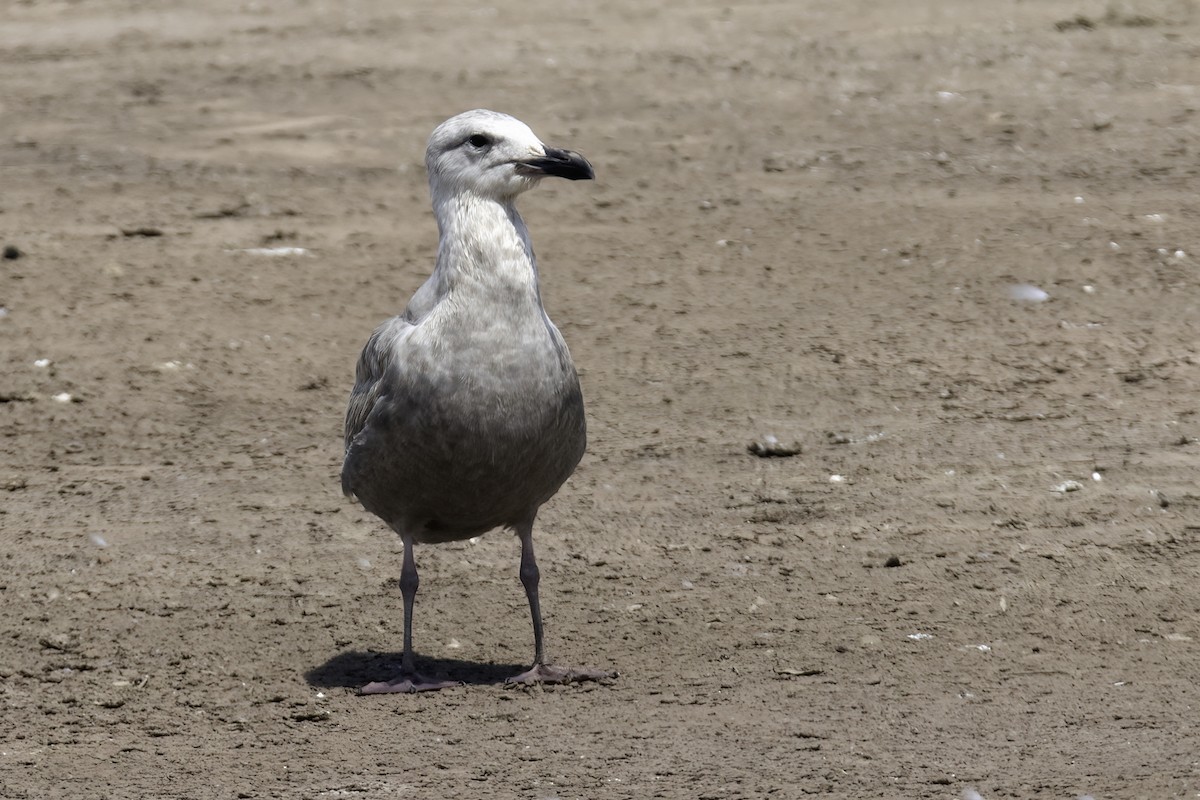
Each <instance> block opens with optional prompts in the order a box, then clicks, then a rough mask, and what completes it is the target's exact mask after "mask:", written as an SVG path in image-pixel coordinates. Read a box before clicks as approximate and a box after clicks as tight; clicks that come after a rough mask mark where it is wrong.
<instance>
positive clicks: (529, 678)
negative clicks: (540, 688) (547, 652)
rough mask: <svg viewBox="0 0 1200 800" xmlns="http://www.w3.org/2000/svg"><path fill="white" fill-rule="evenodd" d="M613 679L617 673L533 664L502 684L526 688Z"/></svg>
mask: <svg viewBox="0 0 1200 800" xmlns="http://www.w3.org/2000/svg"><path fill="white" fill-rule="evenodd" d="M615 677H617V673H615V672H613V671H611V670H602V669H587V668H586V667H555V666H552V665H550V664H534V665H533V666H532V667H530V668H529V669H527V670H525V671H524V672H522V673H521V674H520V675H514V676H512V677H511V678H505V679H504V682H505V683H506V684H514V683H521V684H524V685H526V686H532V685H533V684H535V683H574V682H576V681H600V680H604V679H606V678H615Z"/></svg>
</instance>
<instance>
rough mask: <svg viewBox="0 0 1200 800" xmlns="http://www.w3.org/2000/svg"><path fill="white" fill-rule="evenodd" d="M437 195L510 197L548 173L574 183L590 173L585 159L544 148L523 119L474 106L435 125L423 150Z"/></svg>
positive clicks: (568, 151) (507, 198) (586, 177)
mask: <svg viewBox="0 0 1200 800" xmlns="http://www.w3.org/2000/svg"><path fill="white" fill-rule="evenodd" d="M425 166H426V167H427V168H428V169H429V186H430V188H431V189H432V190H433V194H434V196H435V197H439V196H441V197H445V196H447V195H452V194H459V193H460V192H470V193H472V194H476V195H479V196H481V197H486V198H489V199H493V200H498V201H508V200H511V199H512V198H514V197H516V196H517V195H518V194H520V193H521V192H523V191H525V190H526V189H531V188H533V187H534V186H535V185H537V182H538V181H539V180H541V179H542V178H544V177H546V176H547V175H553V176H557V177H559V178H566V179H568V180H572V181H578V180H588V179H590V178H592V177H594V173H593V172H592V165H591V164H589V163H588V161H587V159H586V158H584V157H583V156H581V155H579V154H578V153H575V152H572V151H570V150H560V149H558V148H556V147H548V146H547V145H545V144H543V143H542V140H541V139H539V138H538V137H537V136H535V135H534V133H533V131H531V130H530V129H529V126H528V125H526V124H525V123H524V122H521V120H519V119H516V118H514V117H510V116H508V115H507V114H500V113H497V112H495V111H485V110H483V109H476V110H474V111H467V112H464V113H462V114H459V115H458V116H457V117H451V118H450V119H448V120H446V121H445V122H443V123H442V124H441V125H438V126H437V128H435V129H434V131H433V134H432V135H431V136H430V137H429V146H428V147H427V148H426V150H425Z"/></svg>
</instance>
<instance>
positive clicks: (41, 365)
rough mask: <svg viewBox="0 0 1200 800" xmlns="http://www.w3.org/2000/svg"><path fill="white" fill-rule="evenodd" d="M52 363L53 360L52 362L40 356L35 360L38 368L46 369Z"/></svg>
mask: <svg viewBox="0 0 1200 800" xmlns="http://www.w3.org/2000/svg"><path fill="white" fill-rule="evenodd" d="M51 363H53V362H51V361H50V359H48V358H39V359H37V360H35V361H34V362H33V365H34V366H35V367H37V368H38V369H45V368H46V367H48V366H50V364H51Z"/></svg>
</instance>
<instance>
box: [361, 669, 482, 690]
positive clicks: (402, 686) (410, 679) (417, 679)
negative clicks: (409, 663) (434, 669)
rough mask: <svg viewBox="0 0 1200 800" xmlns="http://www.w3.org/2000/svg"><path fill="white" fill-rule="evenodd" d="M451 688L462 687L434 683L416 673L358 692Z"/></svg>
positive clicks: (455, 682) (451, 683)
mask: <svg viewBox="0 0 1200 800" xmlns="http://www.w3.org/2000/svg"><path fill="white" fill-rule="evenodd" d="M451 686H462V684H461V683H459V682H458V681H435V680H434V679H432V678H426V677H425V676H424V675H421V674H419V673H416V672H408V673H401V674H400V675H399V676H397V677H395V678H393V679H392V680H390V681H374V682H372V683H368V684H367V685H366V686H364V687H362V688H361V689H359V690H358V693H359V694H390V693H393V692H403V693H405V694H411V693H413V692H433V691H437V690H438V689H449V688H450V687H451Z"/></svg>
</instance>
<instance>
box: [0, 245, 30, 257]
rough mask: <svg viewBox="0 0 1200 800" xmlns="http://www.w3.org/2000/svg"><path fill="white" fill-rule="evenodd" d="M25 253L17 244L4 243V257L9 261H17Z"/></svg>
mask: <svg viewBox="0 0 1200 800" xmlns="http://www.w3.org/2000/svg"><path fill="white" fill-rule="evenodd" d="M23 255H25V254H24V253H22V252H21V250H20V248H18V247H17V246H16V245H15V244H6V245H4V258H5V259H7V260H8V261H16V260H17V259H18V258H20V257H21V256H23Z"/></svg>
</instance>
